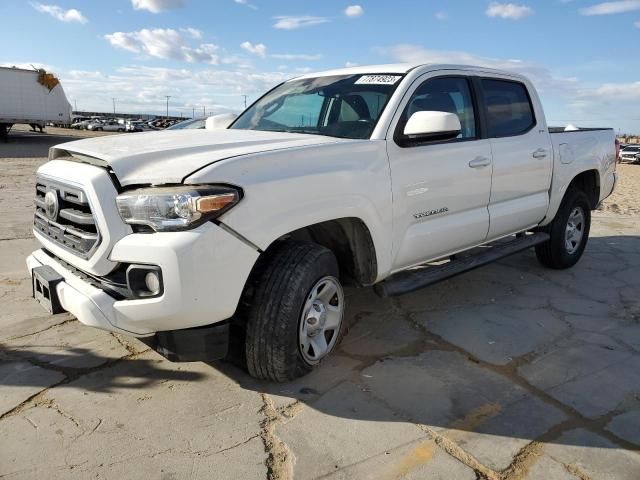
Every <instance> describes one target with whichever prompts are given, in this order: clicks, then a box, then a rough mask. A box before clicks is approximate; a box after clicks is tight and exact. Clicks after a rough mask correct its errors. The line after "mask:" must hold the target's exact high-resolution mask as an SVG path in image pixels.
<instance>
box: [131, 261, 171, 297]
mask: <svg viewBox="0 0 640 480" xmlns="http://www.w3.org/2000/svg"><path fill="white" fill-rule="evenodd" d="M127 286H128V287H129V291H130V292H131V294H132V296H133V297H134V298H150V297H159V296H161V295H162V294H163V293H164V286H163V284H162V271H161V270H160V267H156V266H154V265H129V268H127Z"/></svg>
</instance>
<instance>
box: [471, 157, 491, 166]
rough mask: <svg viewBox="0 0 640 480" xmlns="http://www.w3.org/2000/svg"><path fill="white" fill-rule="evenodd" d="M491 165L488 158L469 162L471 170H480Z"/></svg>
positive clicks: (479, 158)
mask: <svg viewBox="0 0 640 480" xmlns="http://www.w3.org/2000/svg"><path fill="white" fill-rule="evenodd" d="M487 165H491V159H490V158H489V157H476V158H474V159H473V160H471V161H470V162H469V166H470V167H471V168H480V167H486V166H487Z"/></svg>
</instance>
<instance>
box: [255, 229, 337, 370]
mask: <svg viewBox="0 0 640 480" xmlns="http://www.w3.org/2000/svg"><path fill="white" fill-rule="evenodd" d="M267 255H268V257H267V258H266V259H265V260H264V261H263V262H262V265H260V267H259V268H260V272H261V273H259V274H258V276H257V277H258V278H256V286H255V291H254V293H253V294H252V296H251V299H250V305H251V306H250V308H249V312H248V319H247V326H246V328H247V330H246V339H245V355H246V364H247V369H248V371H249V374H251V376H253V377H256V378H259V379H262V380H271V381H276V382H284V381H289V380H293V379H294V378H297V377H301V376H303V375H305V374H307V373H309V372H310V371H311V370H312V369H313V368H314V367H315V366H316V365H318V364H319V363H320V362H321V361H322V360H323V359H324V358H325V357H326V356H327V355H329V353H330V352H331V351H332V350H333V349H334V348H335V346H336V345H337V344H338V343H339V341H340V339H341V337H342V334H343V331H342V330H343V321H342V319H343V314H344V293H343V290H342V285H341V284H340V280H339V277H338V273H339V272H338V262H337V260H336V257H335V255H334V254H333V252H331V251H330V250H328V249H327V248H325V247H322V246H320V245H316V244H314V243H307V242H297V241H287V242H283V243H282V244H280V245H277V246H276V247H274V249H273V250H272V251H271V252H268V254H267Z"/></svg>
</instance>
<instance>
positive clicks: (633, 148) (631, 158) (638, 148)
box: [620, 145, 640, 163]
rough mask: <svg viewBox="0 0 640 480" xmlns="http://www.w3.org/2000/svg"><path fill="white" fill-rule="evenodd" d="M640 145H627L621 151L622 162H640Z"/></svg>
mask: <svg viewBox="0 0 640 480" xmlns="http://www.w3.org/2000/svg"><path fill="white" fill-rule="evenodd" d="M638 154H640V145H627V146H626V147H624V148H623V149H621V150H620V162H622V163H634V162H637V161H638V160H640V158H639V155H638Z"/></svg>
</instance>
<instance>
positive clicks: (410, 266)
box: [27, 64, 618, 381]
mask: <svg viewBox="0 0 640 480" xmlns="http://www.w3.org/2000/svg"><path fill="white" fill-rule="evenodd" d="M617 153H618V152H616V147H615V137H614V132H613V130H612V129H575V128H571V129H568V131H565V130H564V129H563V128H553V127H549V126H548V125H547V123H546V120H545V116H544V113H543V110H542V106H541V104H540V101H539V99H538V95H537V94H536V91H535V89H534V88H533V86H532V84H531V82H529V80H527V79H526V78H525V77H523V76H520V75H516V74H513V73H509V72H502V71H497V70H491V69H487V68H479V67H467V66H459V65H404V64H402V65H384V66H372V67H357V68H349V69H341V70H334V71H329V72H324V73H319V74H311V75H305V76H302V77H298V78H295V79H292V80H289V81H286V82H284V83H282V84H280V85H278V86H276V87H275V88H273V89H272V90H271V91H269V92H267V93H266V94H265V95H264V96H262V97H261V98H259V99H258V100H257V101H256V102H255V103H254V104H253V105H251V106H250V107H249V108H247V109H246V110H245V111H244V112H243V113H242V114H241V115H240V116H239V117H238V118H237V119H235V121H234V122H233V123H232V124H230V125H228V126H226V128H223V129H218V130H174V131H165V132H152V133H137V134H129V135H116V136H107V137H100V138H93V139H85V140H79V141H74V142H69V143H64V144H61V145H57V146H55V147H53V148H52V149H51V150H50V152H49V162H47V163H46V164H44V165H43V166H42V167H41V168H40V169H39V170H38V172H37V179H36V185H35V216H34V223H33V227H34V228H33V231H34V235H35V236H36V238H37V239H38V240H39V242H40V243H41V245H42V248H41V249H39V250H37V251H35V252H33V253H32V254H31V255H30V256H29V257H28V258H27V266H28V269H29V271H30V272H31V275H32V280H33V294H34V297H35V298H36V299H37V300H38V301H39V302H40V303H41V304H42V305H43V306H44V307H45V308H47V309H48V310H49V311H50V312H51V313H57V312H61V311H69V312H71V313H72V314H73V315H74V316H75V317H76V318H77V319H78V320H79V321H80V322H82V323H84V324H86V325H90V326H93V327H98V328H102V329H105V330H109V331H112V332H117V333H121V334H127V335H132V336H136V337H148V338H147V341H148V342H149V343H151V344H153V345H155V347H156V349H157V351H159V352H160V353H162V354H163V355H164V356H166V357H167V358H169V359H170V360H174V361H196V360H202V361H209V360H214V359H219V358H224V357H227V356H228V355H229V352H231V351H237V352H240V354H241V359H243V362H244V365H246V368H247V370H248V371H249V373H250V374H251V375H253V376H254V377H257V378H260V379H266V380H271V381H287V380H290V379H293V378H295V377H298V376H301V375H304V374H306V373H307V372H309V371H311V370H312V369H313V368H315V367H316V366H317V365H318V364H319V363H320V362H321V361H322V360H323V359H324V358H325V357H326V356H327V355H328V354H329V353H330V352H331V351H332V350H333V349H335V348H336V345H337V344H338V342H339V341H340V338H341V336H342V334H343V333H344V323H345V322H344V321H343V318H344V312H345V306H346V303H345V302H346V300H345V295H344V291H343V287H344V286H345V285H350V286H358V287H367V286H374V288H375V290H376V292H378V293H379V294H380V295H399V294H403V293H407V292H410V291H414V290H416V289H418V288H422V287H424V286H427V285H430V284H433V283H435V282H437V281H440V280H443V279H445V278H449V277H451V276H453V275H457V274H459V273H462V272H464V271H467V270H470V269H472V268H475V267H478V266H480V265H484V264H486V263H488V262H490V261H493V260H496V259H499V258H503V257H505V256H507V255H510V254H512V253H515V252H518V251H521V250H523V249H525V248H529V247H535V252H536V255H537V258H538V260H539V261H540V262H541V263H542V264H543V265H545V266H547V267H550V268H555V269H564V268H568V267H571V266H572V265H574V264H575V263H576V262H577V261H578V260H579V259H580V257H581V255H582V254H583V251H584V249H585V246H586V244H587V239H588V236H589V226H590V221H591V211H592V210H594V209H595V208H596V207H597V206H598V204H599V203H600V202H601V201H602V200H603V199H604V198H605V197H607V196H608V195H609V194H611V192H612V191H613V188H614V185H615V182H616V172H615V169H616V158H617ZM477 247H483V248H477ZM230 346H231V347H233V348H230Z"/></svg>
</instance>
